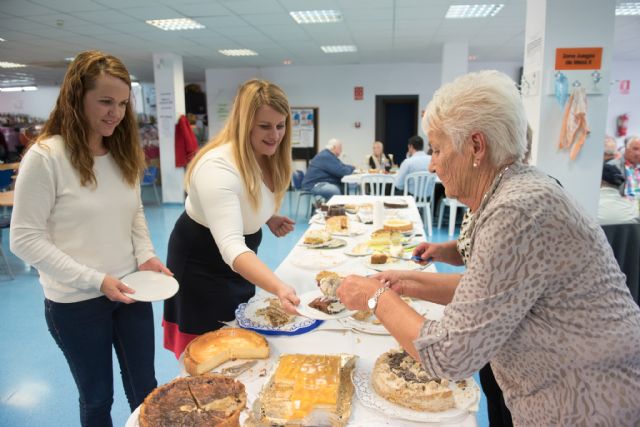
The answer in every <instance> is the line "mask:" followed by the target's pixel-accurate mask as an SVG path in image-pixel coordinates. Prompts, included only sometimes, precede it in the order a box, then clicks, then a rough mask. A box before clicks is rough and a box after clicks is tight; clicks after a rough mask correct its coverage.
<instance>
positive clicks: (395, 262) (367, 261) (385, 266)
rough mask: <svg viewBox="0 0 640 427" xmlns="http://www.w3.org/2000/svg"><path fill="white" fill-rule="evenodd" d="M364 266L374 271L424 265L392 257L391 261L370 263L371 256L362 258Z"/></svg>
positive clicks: (413, 268) (408, 268)
mask: <svg viewBox="0 0 640 427" xmlns="http://www.w3.org/2000/svg"><path fill="white" fill-rule="evenodd" d="M362 261H363V264H364V266H365V267H367V268H370V269H371V270H375V271H387V270H405V271H406V270H422V269H423V268H424V266H422V265H420V264H417V263H415V262H413V261H407V260H402V259H394V260H393V262H387V263H386V264H371V257H366V258H363V259H362Z"/></svg>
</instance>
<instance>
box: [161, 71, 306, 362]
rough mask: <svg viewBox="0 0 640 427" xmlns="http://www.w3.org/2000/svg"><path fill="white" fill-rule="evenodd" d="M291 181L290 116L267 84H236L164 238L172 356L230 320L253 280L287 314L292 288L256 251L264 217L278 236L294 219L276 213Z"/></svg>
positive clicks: (285, 102) (251, 292) (166, 319)
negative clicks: (172, 288) (173, 289)
mask: <svg viewBox="0 0 640 427" xmlns="http://www.w3.org/2000/svg"><path fill="white" fill-rule="evenodd" d="M290 182H291V114H290V111H289V102H288V100H287V97H286V95H285V93H284V92H283V91H282V89H280V88H279V87H278V86H276V85H275V84H273V83H270V82H267V81H264V80H249V81H247V82H245V83H244V84H243V85H242V86H240V88H239V90H238V93H237V95H236V98H235V101H234V103H233V108H232V109H231V114H230V116H229V119H228V120H227V123H226V124H225V126H224V128H223V129H222V131H220V133H218V135H216V136H215V137H214V138H213V140H212V141H211V142H209V143H208V144H207V145H205V146H204V147H203V148H202V150H200V152H199V153H198V154H197V155H196V157H195V158H194V159H193V160H192V161H191V163H190V164H189V167H188V169H187V173H186V178H185V183H186V187H187V192H188V196H187V200H186V202H185V212H184V213H183V214H182V216H181V217H180V218H179V219H178V221H177V223H176V225H175V227H174V229H173V232H172V233H171V237H170V238H169V250H168V255H167V265H168V266H169V267H170V268H171V269H172V270H173V271H174V272H175V274H176V279H178V282H180V290H179V291H178V293H177V294H176V295H175V296H174V297H173V298H171V299H168V300H167V301H165V304H164V321H163V326H164V346H165V348H167V349H169V350H171V351H173V352H174V353H175V355H176V357H179V356H180V354H181V353H182V351H183V350H184V348H185V347H186V346H187V344H188V343H189V342H190V341H191V340H193V339H194V338H195V337H197V336H198V335H200V334H203V333H205V332H208V331H212V330H215V329H218V328H220V327H221V326H222V325H223V324H222V323H221V322H220V320H222V321H225V320H233V319H234V318H235V309H236V308H237V307H238V305H239V304H241V303H243V302H246V301H248V300H249V298H251V297H252V296H253V295H254V294H255V286H254V285H257V286H259V287H261V288H262V289H264V290H266V291H268V292H271V293H273V294H275V295H277V296H278V298H279V299H280V302H281V304H282V306H283V307H284V309H285V310H287V311H288V312H290V313H292V314H294V313H296V311H295V308H294V306H295V305H297V304H298V303H299V299H298V297H297V296H296V293H295V291H294V289H293V288H292V287H291V286H289V285H287V284H285V283H284V282H283V281H282V280H280V279H279V278H278V277H277V276H276V275H275V274H273V272H272V271H271V270H269V268H268V267H267V266H266V265H265V264H264V263H263V262H262V261H260V259H259V258H258V256H257V255H256V252H257V249H258V245H259V244H260V240H261V239H262V231H261V227H262V225H264V224H265V223H266V224H267V226H268V227H269V229H270V230H271V232H272V233H273V234H275V235H276V236H277V237H281V236H284V235H285V234H287V233H289V232H290V231H292V230H293V225H294V222H293V221H292V220H290V219H289V218H287V217H284V216H279V215H277V212H278V208H279V207H280V203H281V202H282V199H283V197H284V195H285V193H286V191H287V189H288V188H289V183H290Z"/></svg>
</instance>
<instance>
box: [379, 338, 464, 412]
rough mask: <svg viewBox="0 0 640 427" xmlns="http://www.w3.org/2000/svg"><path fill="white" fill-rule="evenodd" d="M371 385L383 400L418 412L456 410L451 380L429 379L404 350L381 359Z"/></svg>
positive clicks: (397, 350) (383, 355) (383, 356)
mask: <svg viewBox="0 0 640 427" xmlns="http://www.w3.org/2000/svg"><path fill="white" fill-rule="evenodd" d="M371 382H372V384H373V388H374V390H375V391H376V393H378V395H380V396H381V397H383V398H385V399H387V400H388V401H390V402H393V403H395V404H397V405H400V406H404V407H407V408H410V409H413V410H416V411H428V412H442V411H446V410H447V409H451V408H454V407H455V400H454V398H453V390H451V389H450V388H449V381H447V380H445V379H434V378H430V376H429V375H428V374H427V373H426V371H425V370H424V369H423V368H422V365H421V364H420V363H419V362H417V361H416V360H415V359H414V358H413V357H411V356H410V355H409V354H408V353H407V352H406V351H404V350H401V349H395V350H390V351H388V352H386V353H383V354H382V355H381V356H380V357H378V359H377V360H376V364H375V366H374V368H373V373H372V375H371Z"/></svg>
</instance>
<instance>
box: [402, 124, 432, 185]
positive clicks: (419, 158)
mask: <svg viewBox="0 0 640 427" xmlns="http://www.w3.org/2000/svg"><path fill="white" fill-rule="evenodd" d="M408 150H409V151H408V153H407V158H406V159H404V161H403V162H402V164H401V165H400V169H398V174H397V175H396V179H395V181H394V183H393V186H394V187H395V188H396V194H403V191H404V179H405V177H406V176H407V175H409V174H410V173H412V172H427V171H428V169H429V163H431V156H428V155H427V153H425V152H424V141H423V140H422V138H421V137H420V136H419V135H416V136H412V137H411V138H409V148H408ZM408 191H409V193H410V194H413V183H412V182H411V183H409V188H408Z"/></svg>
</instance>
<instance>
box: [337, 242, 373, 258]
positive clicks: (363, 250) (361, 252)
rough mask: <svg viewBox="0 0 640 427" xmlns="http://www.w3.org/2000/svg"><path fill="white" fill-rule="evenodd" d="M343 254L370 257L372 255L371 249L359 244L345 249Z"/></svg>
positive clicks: (364, 244)
mask: <svg viewBox="0 0 640 427" xmlns="http://www.w3.org/2000/svg"><path fill="white" fill-rule="evenodd" d="M344 253H345V255H349V256H365V255H371V254H372V253H373V249H371V248H370V247H369V245H367V244H366V243H359V244H357V245H355V246H353V247H352V248H350V249H347V250H346V251H344Z"/></svg>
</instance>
